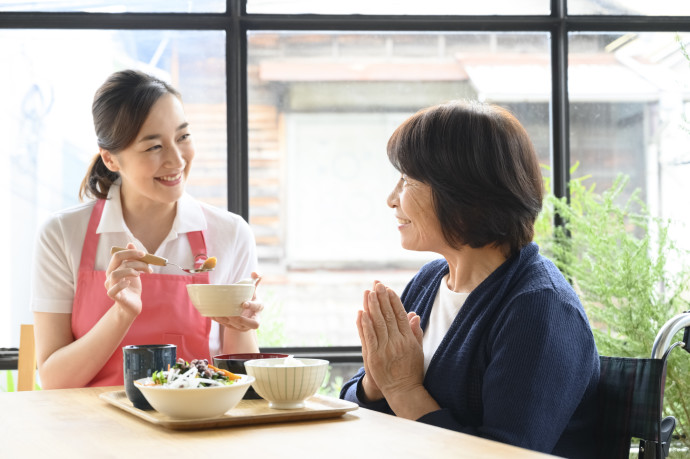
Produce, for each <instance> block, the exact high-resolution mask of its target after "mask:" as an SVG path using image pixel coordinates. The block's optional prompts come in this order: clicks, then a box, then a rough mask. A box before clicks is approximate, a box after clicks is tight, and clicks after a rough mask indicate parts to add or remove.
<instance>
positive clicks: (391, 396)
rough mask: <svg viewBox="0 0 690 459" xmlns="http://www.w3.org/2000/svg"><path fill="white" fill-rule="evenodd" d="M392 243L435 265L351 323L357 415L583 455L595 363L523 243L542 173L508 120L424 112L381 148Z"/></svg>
mask: <svg viewBox="0 0 690 459" xmlns="http://www.w3.org/2000/svg"><path fill="white" fill-rule="evenodd" d="M388 156H389V159H390V160H391V162H392V163H393V165H394V166H395V167H396V168H397V169H398V170H399V171H400V172H401V174H402V177H401V178H400V180H399V182H398V183H397V185H396V186H395V188H394V189H393V192H392V193H391V194H390V196H389V198H388V205H389V206H390V207H391V208H392V209H393V211H394V213H395V217H396V218H397V220H398V230H399V231H400V237H401V244H402V246H403V247H404V248H406V249H408V250H424V251H432V252H436V253H438V254H440V255H441V256H442V257H443V258H442V259H439V260H436V261H432V262H430V263H428V264H427V265H425V266H423V267H422V269H421V270H420V271H419V273H417V275H416V276H415V277H414V278H413V279H412V281H411V282H410V283H409V284H408V285H407V287H406V288H405V291H404V292H403V293H402V296H401V297H400V298H399V297H398V296H397V295H396V294H395V292H393V291H392V290H391V289H389V288H387V287H386V286H385V285H383V284H381V283H379V282H376V283H374V288H373V289H372V290H371V291H366V292H365V296H364V304H363V310H362V311H360V312H359V314H358V317H357V327H358V330H359V334H360V339H361V342H362V356H363V359H364V368H362V369H361V370H360V371H359V372H358V373H357V374H356V375H355V376H354V377H353V378H352V379H351V380H350V381H349V382H348V383H346V384H345V385H344V387H343V390H342V392H341V397H343V398H345V399H348V400H352V401H355V402H357V403H359V404H360V405H362V406H364V407H367V408H371V409H376V410H379V411H384V412H388V413H391V414H395V415H397V416H401V417H405V418H408V419H415V420H418V421H420V422H425V423H428V424H433V425H437V426H440V427H445V428H448V429H453V430H457V431H460V432H464V433H469V434H472V435H478V436H481V437H485V438H490V439H493V440H497V441H501V442H505V443H510V444H513V445H517V446H521V447H523V448H528V449H533V450H537V451H542V452H547V453H551V454H555V455H558V456H565V457H579V458H589V457H594V450H593V447H594V442H593V441H592V438H593V435H594V431H593V428H594V425H595V416H596V406H595V403H596V388H597V382H598V379H599V356H598V353H597V348H596V346H595V343H594V338H593V336H592V332H591V329H590V326H589V322H588V320H587V316H586V315H585V312H584V310H583V308H582V305H581V304H580V301H579V299H578V297H577V295H576V294H575V292H574V291H573V289H572V287H571V286H570V285H569V284H568V282H567V281H566V280H565V278H564V277H563V275H561V273H560V272H559V271H558V269H556V267H555V266H554V265H553V263H552V262H550V261H549V260H547V259H546V258H544V257H543V256H541V255H540V254H539V248H538V247H537V246H536V245H535V244H534V243H533V242H532V237H533V234H534V221H535V219H536V217H537V215H538V214H539V211H540V210H541V205H542V177H541V173H540V169H539V164H538V161H537V157H536V154H535V152H534V148H533V146H532V143H531V142H530V140H529V137H528V135H527V133H526V132H525V130H524V128H523V127H522V126H521V125H520V123H519V122H518V121H517V120H516V119H515V118H514V117H513V116H512V115H511V114H510V113H509V112H508V111H506V110H504V109H502V108H499V107H496V106H491V105H485V104H479V103H462V102H453V103H448V104H444V105H439V106H435V107H431V108H428V109H426V110H422V111H420V112H418V113H417V114H415V115H413V116H412V117H411V118H409V119H408V120H407V121H405V122H404V123H403V124H402V125H401V126H400V127H398V129H397V130H396V131H395V132H394V133H393V136H392V137H391V139H390V140H389V142H388Z"/></svg>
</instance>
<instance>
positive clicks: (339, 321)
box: [248, 31, 551, 346]
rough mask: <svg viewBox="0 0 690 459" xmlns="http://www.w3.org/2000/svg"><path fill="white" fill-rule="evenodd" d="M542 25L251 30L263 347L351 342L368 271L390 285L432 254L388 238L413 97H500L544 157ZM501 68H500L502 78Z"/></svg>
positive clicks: (418, 100)
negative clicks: (399, 135) (493, 29)
mask: <svg viewBox="0 0 690 459" xmlns="http://www.w3.org/2000/svg"><path fill="white" fill-rule="evenodd" d="M548 43H549V41H548V35H546V34H516V33H505V34H504V33H486V34H479V33H330V32H311V33H299V32H272V31H265V32H252V33H250V34H249V36H248V60H249V68H248V72H249V155H250V170H249V181H250V190H249V193H250V224H251V225H252V228H253V229H254V232H255V234H256V237H257V243H258V248H259V255H260V260H259V263H260V266H261V269H262V271H263V273H264V274H265V277H264V280H263V281H262V292H263V298H264V300H265V301H266V310H265V311H264V313H263V322H262V328H261V329H260V331H259V337H260V342H261V343H262V344H263V345H290V346H299V345H309V346H317V345H327V346H330V345H358V344H359V338H358V336H357V329H356V327H355V323H354V321H355V315H356V311H357V310H358V309H359V308H361V298H362V292H363V291H364V290H365V289H367V288H370V286H371V284H372V282H373V281H374V280H375V279H377V280H380V281H382V282H384V283H387V284H389V285H391V286H392V287H393V288H395V289H396V291H398V292H402V289H403V288H404V286H405V284H406V283H407V282H408V281H409V280H410V278H411V277H412V276H413V275H414V273H415V272H416V271H417V269H418V268H419V267H420V266H421V265H422V263H424V262H425V261H427V260H430V259H433V258H438V255H436V254H430V253H418V252H408V251H404V250H403V249H402V248H400V245H399V234H398V231H397V228H396V225H397V223H396V221H395V219H394V218H393V214H392V211H391V210H390V209H389V208H388V207H387V205H386V197H387V195H388V193H389V192H390V191H391V189H392V187H393V186H394V185H395V183H396V181H397V179H398V177H399V174H398V173H397V172H396V171H395V169H393V167H392V166H391V165H390V164H389V162H388V158H387V156H386V143H387V141H388V138H389V137H390V135H391V134H392V132H393V130H394V129H395V128H396V127H397V126H398V125H399V123H401V122H402V121H403V120H404V119H405V118H407V117H408V116H410V115H411V114H412V113H414V112H416V111H417V110H418V109H420V108H423V107H426V106H430V105H434V104H438V103H442V102H445V101H448V100H450V99H457V98H472V99H481V100H486V101H490V102H495V103H497V104H501V105H504V106H506V107H508V108H510V109H511V110H513V111H514V113H515V114H516V116H517V117H518V118H519V119H520V120H521V121H522V122H523V123H524V124H525V126H526V127H527V130H528V131H529V132H530V134H531V135H532V138H533V140H534V142H535V144H536V146H537V150H538V152H539V155H540V158H541V161H542V162H543V163H544V164H548V163H549V145H550V140H549V108H548V107H549V97H550V94H551V89H550V88H551V81H550V77H549V72H550V66H549V45H548ZM505 75H510V78H505Z"/></svg>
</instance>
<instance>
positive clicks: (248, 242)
mask: <svg viewBox="0 0 690 459" xmlns="http://www.w3.org/2000/svg"><path fill="white" fill-rule="evenodd" d="M237 220H238V221H239V222H238V225H237V232H236V238H235V244H234V246H233V249H234V252H235V253H234V257H233V259H234V260H235V269H234V270H233V271H234V272H233V277H235V279H234V280H233V281H232V282H237V281H239V280H241V279H244V278H249V277H251V275H252V271H256V270H257V266H258V260H257V255H256V240H255V239H254V233H253V232H252V230H251V228H250V227H249V224H248V223H247V222H246V221H244V219H243V218H242V217H238V218H237Z"/></svg>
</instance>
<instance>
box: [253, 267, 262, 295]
mask: <svg viewBox="0 0 690 459" xmlns="http://www.w3.org/2000/svg"><path fill="white" fill-rule="evenodd" d="M252 279H258V280H257V281H256V283H255V284H254V294H253V295H252V300H255V299H256V291H257V290H258V289H259V284H260V283H261V279H262V277H261V275H260V274H259V273H256V272H252Z"/></svg>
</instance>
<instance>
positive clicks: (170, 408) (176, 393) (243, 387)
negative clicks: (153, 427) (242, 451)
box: [134, 375, 254, 419]
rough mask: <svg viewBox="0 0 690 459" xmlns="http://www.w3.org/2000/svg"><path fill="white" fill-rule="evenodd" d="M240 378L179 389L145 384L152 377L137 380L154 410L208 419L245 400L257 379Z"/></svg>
mask: <svg viewBox="0 0 690 459" xmlns="http://www.w3.org/2000/svg"><path fill="white" fill-rule="evenodd" d="M238 376H241V378H240V379H238V380H236V381H235V382H234V383H233V384H230V385H229V386H214V387H198V388H194V389H177V388H169V387H163V386H161V385H158V386H147V385H145V384H146V382H147V381H150V378H142V379H138V380H136V381H135V382H134V384H135V386H136V387H138V388H139V390H140V391H141V393H142V394H144V397H146V400H147V401H148V402H149V403H150V404H151V406H152V407H153V409H154V410H156V411H158V412H159V413H162V414H165V415H166V416H170V417H171V418H175V419H205V418H214V417H217V416H221V415H223V414H225V412H226V411H228V410H231V409H232V408H234V407H235V406H237V404H238V403H239V402H240V400H242V396H243V395H244V393H245V392H247V389H249V386H250V385H251V384H252V383H253V382H254V377H253V376H248V375H238Z"/></svg>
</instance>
